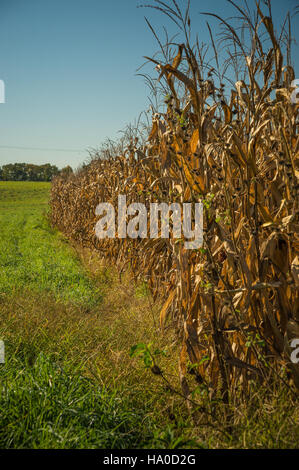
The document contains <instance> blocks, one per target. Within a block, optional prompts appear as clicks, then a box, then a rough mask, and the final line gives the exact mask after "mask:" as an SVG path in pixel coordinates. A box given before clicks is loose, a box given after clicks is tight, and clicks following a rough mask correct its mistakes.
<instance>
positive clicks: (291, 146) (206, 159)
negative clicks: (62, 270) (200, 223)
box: [51, 11, 299, 402]
mask: <svg viewBox="0 0 299 470" xmlns="http://www.w3.org/2000/svg"><path fill="white" fill-rule="evenodd" d="M259 16H260V19H261V20H262V23H263V24H264V25H265V28H266V30H267V31H268V33H269V39H270V40H271V41H272V47H271V48H269V51H268V53H265V52H264V51H263V50H262V45H261V44H260V43H258V41H257V38H258V36H257V26H254V25H252V32H253V37H254V35H256V37H255V45H256V44H257V43H258V46H259V47H255V48H254V50H252V54H251V55H250V56H246V57H245V59H246V60H245V63H246V67H247V76H248V82H247V83H245V82H244V81H242V80H239V81H237V82H236V83H235V86H234V88H233V89H231V92H230V97H229V99H228V98H227V97H226V98H225V97H224V94H223V87H220V89H217V87H216V85H215V82H214V81H213V78H211V75H212V74H211V73H210V75H209V79H208V80H206V81H204V80H203V78H202V77H203V70H202V67H201V60H196V58H195V54H194V52H193V49H191V48H190V46H189V43H188V42H187V43H186V44H185V45H182V44H180V45H179V51H178V55H177V57H176V58H175V60H174V61H173V62H172V64H158V63H157V61H154V62H155V63H156V64H158V65H159V71H160V73H161V76H162V77H163V76H164V77H165V81H166V86H169V89H170V95H169V97H168V98H167V111H166V113H165V114H162V115H161V114H159V115H155V116H154V117H153V125H152V130H151V132H150V135H149V137H148V143H147V145H146V146H142V147H139V146H138V141H137V139H136V140H135V141H133V140H132V141H131V143H130V145H129V146H128V148H127V150H126V152H124V154H123V155H120V156H118V157H117V158H106V159H105V160H101V159H95V160H93V161H92V162H91V163H90V164H89V165H88V166H87V168H85V169H84V170H82V171H81V172H79V173H78V174H77V175H71V176H70V177H69V178H68V179H67V180H65V179H61V178H57V179H55V181H54V182H53V185H52V196H51V208H52V221H53V223H54V224H55V225H56V226H57V227H58V228H59V229H60V230H62V231H63V232H64V233H65V234H66V235H67V236H69V237H70V238H72V239H74V240H76V241H78V242H80V243H81V244H82V245H85V246H89V247H93V248H94V249H96V250H98V251H100V252H101V253H102V254H103V256H104V257H105V258H107V259H110V260H111V262H113V263H117V265H118V266H119V269H120V270H122V269H124V268H125V267H126V266H130V268H131V269H132V270H133V272H134V274H135V275H136V277H142V278H143V279H146V280H147V282H148V285H149V286H150V288H151V291H152V293H153V296H154V298H156V297H157V296H158V295H159V297H161V296H162V297H164V298H165V304H164V306H163V308H162V311H161V318H160V320H161V327H162V328H163V327H165V325H166V324H167V321H170V320H172V321H173V322H174V323H175V325H176V331H177V334H178V337H179V339H180V341H181V343H182V348H181V356H180V365H179V367H180V377H181V383H182V387H183V391H184V394H185V395H186V396H188V395H189V393H190V379H189V378H188V377H191V376H188V375H187V373H188V370H189V371H190V368H188V363H191V364H192V365H193V366H192V368H191V369H192V375H193V377H194V378H195V380H196V382H197V383H200V382H205V383H206V384H207V385H208V387H209V389H210V390H211V393H213V392H214V391H217V390H221V392H222V396H223V398H224V400H225V401H226V402H227V401H228V400H229V394H230V392H232V391H233V390H236V388H237V387H238V386H241V387H242V389H243V390H244V392H246V391H247V390H248V387H249V385H250V380H261V381H263V380H266V379H267V377H269V370H271V371H272V372H273V371H276V372H277V374H278V373H279V370H280V367H281V366H282V365H285V364H286V363H288V362H289V354H290V350H289V340H290V338H289V336H290V335H292V332H293V331H295V330H296V328H297V329H298V323H299V314H298V311H299V298H298V247H299V237H298V189H299V186H298V177H299V136H298V130H297V126H298V121H297V119H298V109H299V106H298V105H296V104H292V103H291V100H290V95H291V92H292V88H291V82H292V80H293V79H294V72H293V70H292V68H291V67H290V65H289V64H287V66H285V67H283V55H282V52H281V48H280V43H279V41H278V40H277V39H276V38H275V36H274V33H273V25H272V22H271V18H270V17H264V16H263V14H262V12H261V11H259ZM198 53H199V54H200V52H198ZM256 55H257V57H256ZM183 62H184V64H185V65H184V67H183V65H182V64H183ZM180 67H182V70H183V71H181V70H180ZM186 67H187V69H186ZM259 73H261V74H262V83H261V77H260V75H259V79H258V78H257V75H258V74H259ZM271 79H272V81H271ZM178 83H179V84H180V86H181V87H182V86H183V87H185V95H184V98H185V101H184V100H183V99H181V98H179V96H178V93H176V91H175V90H176V85H177V84H178ZM274 89H276V96H274V97H273V96H272V95H271V93H272V92H273V90H274ZM217 92H218V95H219V96H220V98H219V99H217V95H216V93H217ZM183 101H184V105H183ZM212 101H213V102H212ZM177 103H179V104H181V109H180V110H175V107H177ZM119 194H126V196H127V204H130V203H131V202H137V201H139V202H143V203H144V204H145V205H146V206H147V207H149V204H150V203H151V202H180V203H182V202H184V201H188V202H190V201H192V202H198V201H200V200H201V201H203V202H204V206H205V211H204V246H203V249H201V250H186V249H185V248H184V241H183V240H180V241H178V240H173V239H172V238H170V239H161V238H159V239H155V240H153V239H147V240H142V239H137V240H132V239H129V238H127V239H123V240H120V239H117V238H116V239H113V240H111V239H105V240H98V239H97V238H96V236H95V232H94V228H95V225H96V221H97V218H96V216H95V208H96V206H97V204H98V203H99V202H110V203H112V204H113V206H114V207H117V198H118V195H119ZM294 325H295V326H294ZM296 325H297V326H296ZM296 331H297V330H296ZM290 373H291V374H292V375H293V382H294V383H295V384H297V386H298V383H299V370H298V367H297V366H294V365H292V368H290Z"/></svg>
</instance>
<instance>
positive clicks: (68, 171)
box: [60, 165, 74, 178]
mask: <svg viewBox="0 0 299 470" xmlns="http://www.w3.org/2000/svg"><path fill="white" fill-rule="evenodd" d="M73 173H74V172H73V169H72V167H71V166H70V165H67V166H65V167H64V168H62V170H61V171H60V175H61V176H64V177H66V178H67V177H68V176H70V175H71V174H73Z"/></svg>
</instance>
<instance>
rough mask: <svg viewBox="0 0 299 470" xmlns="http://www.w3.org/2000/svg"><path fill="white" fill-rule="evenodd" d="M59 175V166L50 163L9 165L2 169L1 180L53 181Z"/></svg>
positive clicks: (0, 171)
mask: <svg viewBox="0 0 299 470" xmlns="http://www.w3.org/2000/svg"><path fill="white" fill-rule="evenodd" d="M67 168H70V167H67ZM58 174H59V170H58V168H57V166H55V165H50V163H46V164H45V165H33V164H31V163H9V164H8V165H3V166H2V168H0V180H2V181H51V180H52V179H53V178H54V176H57V175H58Z"/></svg>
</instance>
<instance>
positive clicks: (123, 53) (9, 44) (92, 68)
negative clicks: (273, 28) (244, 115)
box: [0, 0, 299, 168]
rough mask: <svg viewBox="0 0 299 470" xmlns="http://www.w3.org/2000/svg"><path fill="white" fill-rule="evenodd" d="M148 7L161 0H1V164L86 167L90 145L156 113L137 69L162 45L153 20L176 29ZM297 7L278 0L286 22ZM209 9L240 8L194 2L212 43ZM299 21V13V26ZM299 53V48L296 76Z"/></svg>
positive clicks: (221, 1)
mask: <svg viewBox="0 0 299 470" xmlns="http://www.w3.org/2000/svg"><path fill="white" fill-rule="evenodd" d="M236 1H237V3H240V2H239V1H238V0H236ZM248 1H249V4H250V3H251V4H253V0H248ZM141 3H153V2H151V0H144V1H142V0H140V1H138V0H110V1H107V2H105V1H102V0H0V79H2V80H4V82H5V86H6V103H5V104H0V126H1V132H0V165H3V164H6V163H12V162H30V163H36V164H38V163H46V162H50V163H52V164H56V165H57V166H58V167H60V168H61V167H62V166H65V165H67V164H71V165H72V166H73V167H77V166H78V165H79V164H80V163H82V162H83V161H84V160H85V159H86V157H87V152H86V149H88V148H95V147H97V146H99V145H100V144H101V142H103V141H104V140H105V138H106V137H110V138H112V139H115V138H117V136H118V135H119V134H118V131H119V130H121V129H123V128H124V127H125V126H126V124H128V123H130V122H133V121H134V120H135V119H137V118H138V115H139V114H140V113H141V112H142V111H143V110H145V109H148V107H149V101H148V98H147V97H148V94H149V90H148V88H147V87H146V85H145V83H144V80H143V79H142V78H141V77H138V76H136V71H137V69H138V68H139V67H140V66H141V65H142V64H143V62H144V59H143V56H144V55H147V56H152V55H153V54H154V53H155V52H156V51H157V49H158V46H157V43H156V41H155V39H154V38H153V35H152V33H151V32H150V30H149V29H148V27H147V26H146V23H145V20H144V16H147V17H148V18H149V19H150V21H151V22H152V24H153V25H154V26H155V27H156V28H157V31H158V32H160V33H162V25H163V24H164V25H165V26H166V27H168V28H169V29H170V32H171V33H173V32H174V31H175V29H174V27H173V26H172V25H170V24H169V21H168V20H167V18H166V17H164V16H163V15H161V13H158V12H156V11H153V10H150V9H144V8H137V5H140V4H141ZM184 3H186V0H179V4H180V5H181V6H182V5H184ZM297 3H298V1H297V0H284V2H281V1H280V0H272V4H273V11H274V15H275V19H276V20H277V22H278V24H279V22H280V21H281V20H282V17H283V12H285V11H286V10H287V9H293V8H294V7H295V6H296V4H297ZM201 11H212V12H214V13H217V14H220V15H223V16H225V17H226V16H229V15H230V14H231V13H232V8H231V7H230V6H229V5H228V4H227V2H226V1H225V0H213V2H206V1H201V0H193V2H192V22H193V30H194V32H198V33H199V37H200V40H202V41H204V42H208V36H207V30H206V27H205V20H206V19H205V18H203V17H202V16H201V15H200V12H201ZM298 22H299V15H297V17H296V21H295V22H294V26H295V28H297V30H298V26H299V25H298ZM212 25H213V31H214V32H215V31H217V30H216V23H215V22H213V21H212ZM298 58H299V55H298V48H296V49H294V55H293V60H294V63H295V66H296V76H299V67H298V65H299V60H298ZM152 69H153V68H152V67H149V66H147V68H146V69H145V70H146V71H151V70H152ZM153 75H155V73H154V71H153ZM5 147H10V148H5ZM12 147H22V149H18V148H12ZM26 148H35V149H39V150H30V149H26ZM42 149H53V150H42ZM54 149H55V150H54ZM66 150H67V151H66Z"/></svg>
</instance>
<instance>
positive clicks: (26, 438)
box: [0, 182, 154, 448]
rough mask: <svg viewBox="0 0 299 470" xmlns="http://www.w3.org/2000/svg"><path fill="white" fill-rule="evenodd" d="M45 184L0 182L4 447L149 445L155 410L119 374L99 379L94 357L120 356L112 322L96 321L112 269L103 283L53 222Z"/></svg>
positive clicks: (0, 428) (0, 434)
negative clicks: (121, 381)
mask: <svg viewBox="0 0 299 470" xmlns="http://www.w3.org/2000/svg"><path fill="white" fill-rule="evenodd" d="M48 192H49V184H47V183H30V182H24V183H22V182H16V183H15V182H7V183H4V182H1V183H0V312H1V314H0V338H1V339H3V340H4V342H5V350H6V363H5V364H1V365H0V368H1V369H0V371H1V375H0V380H1V395H0V447H1V448H7V447H8V448H14V447H18V448H23V447H30V448H49V447H56V448H73V447H77V448H78V447H80V448H84V447H85V448H86V447H88V448H90V447H108V448H110V447H111V448H114V447H117V448H123V447H125V448H127V447H136V446H144V445H145V444H146V443H148V442H150V441H151V440H152V439H153V438H154V437H153V436H154V430H153V429H152V430H151V424H150V418H149V417H148V410H147V409H146V407H145V406H142V407H141V408H140V405H141V401H140V402H139V403H135V404H134V403H133V402H132V400H131V398H132V397H131V395H130V394H127V396H126V397H123V391H122V390H121V387H120V386H119V384H117V383H115V380H116V379H115V377H113V373H111V374H110V379H111V380H110V383H109V381H107V383H106V384H105V383H104V382H103V379H101V375H102V374H101V371H103V370H104V366H102V367H101V365H100V360H97V356H99V355H100V356H101V360H102V361H104V362H105V364H106V368H107V366H108V369H109V368H110V367H111V360H108V359H107V360H105V355H106V354H109V355H110V356H111V355H112V356H113V354H114V355H115V354H117V353H116V352H114V351H113V350H112V349H111V348H112V346H113V345H112V343H111V335H112V334H113V329H112V328H111V331H109V328H107V326H106V328H103V325H102V328H100V325H99V324H97V319H98V317H99V309H100V308H101V304H102V295H101V291H104V290H105V284H107V274H106V276H105V277H106V280H105V279H104V280H102V284H103V285H102V287H100V286H99V285H100V280H99V279H98V282H95V281H94V280H93V279H92V278H91V276H90V275H88V274H87V272H86V269H85V268H84V267H83V265H82V263H81V262H80V260H79V258H78V255H77V254H76V252H75V251H74V250H73V249H72V248H71V247H70V246H69V245H68V244H67V243H66V241H65V240H64V239H63V238H62V237H61V236H60V235H59V234H58V233H57V232H56V231H55V230H53V229H52V228H50V227H49V224H48V222H47V219H46V217H45V216H46V212H47V208H48V207H47V200H48ZM91 309H94V310H93V313H90V312H91ZM116 326H117V325H114V328H115V327H116ZM107 330H108V331H107ZM103 336H104V337H105V344H104V346H103V345H102V344H101V342H103ZM132 341H134V340H133V339H132ZM103 348H104V355H103V356H102V354H103ZM127 348H129V345H127ZM92 367H94V370H92ZM99 368H100V370H99ZM92 374H93V375H94V376H95V377H96V379H94V380H91V378H90V376H92ZM108 374H109V372H108V371H106V372H105V374H104V375H105V376H106V378H107V376H108ZM137 401H138V400H137ZM149 404H150V402H149ZM149 404H148V405H147V406H149Z"/></svg>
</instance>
